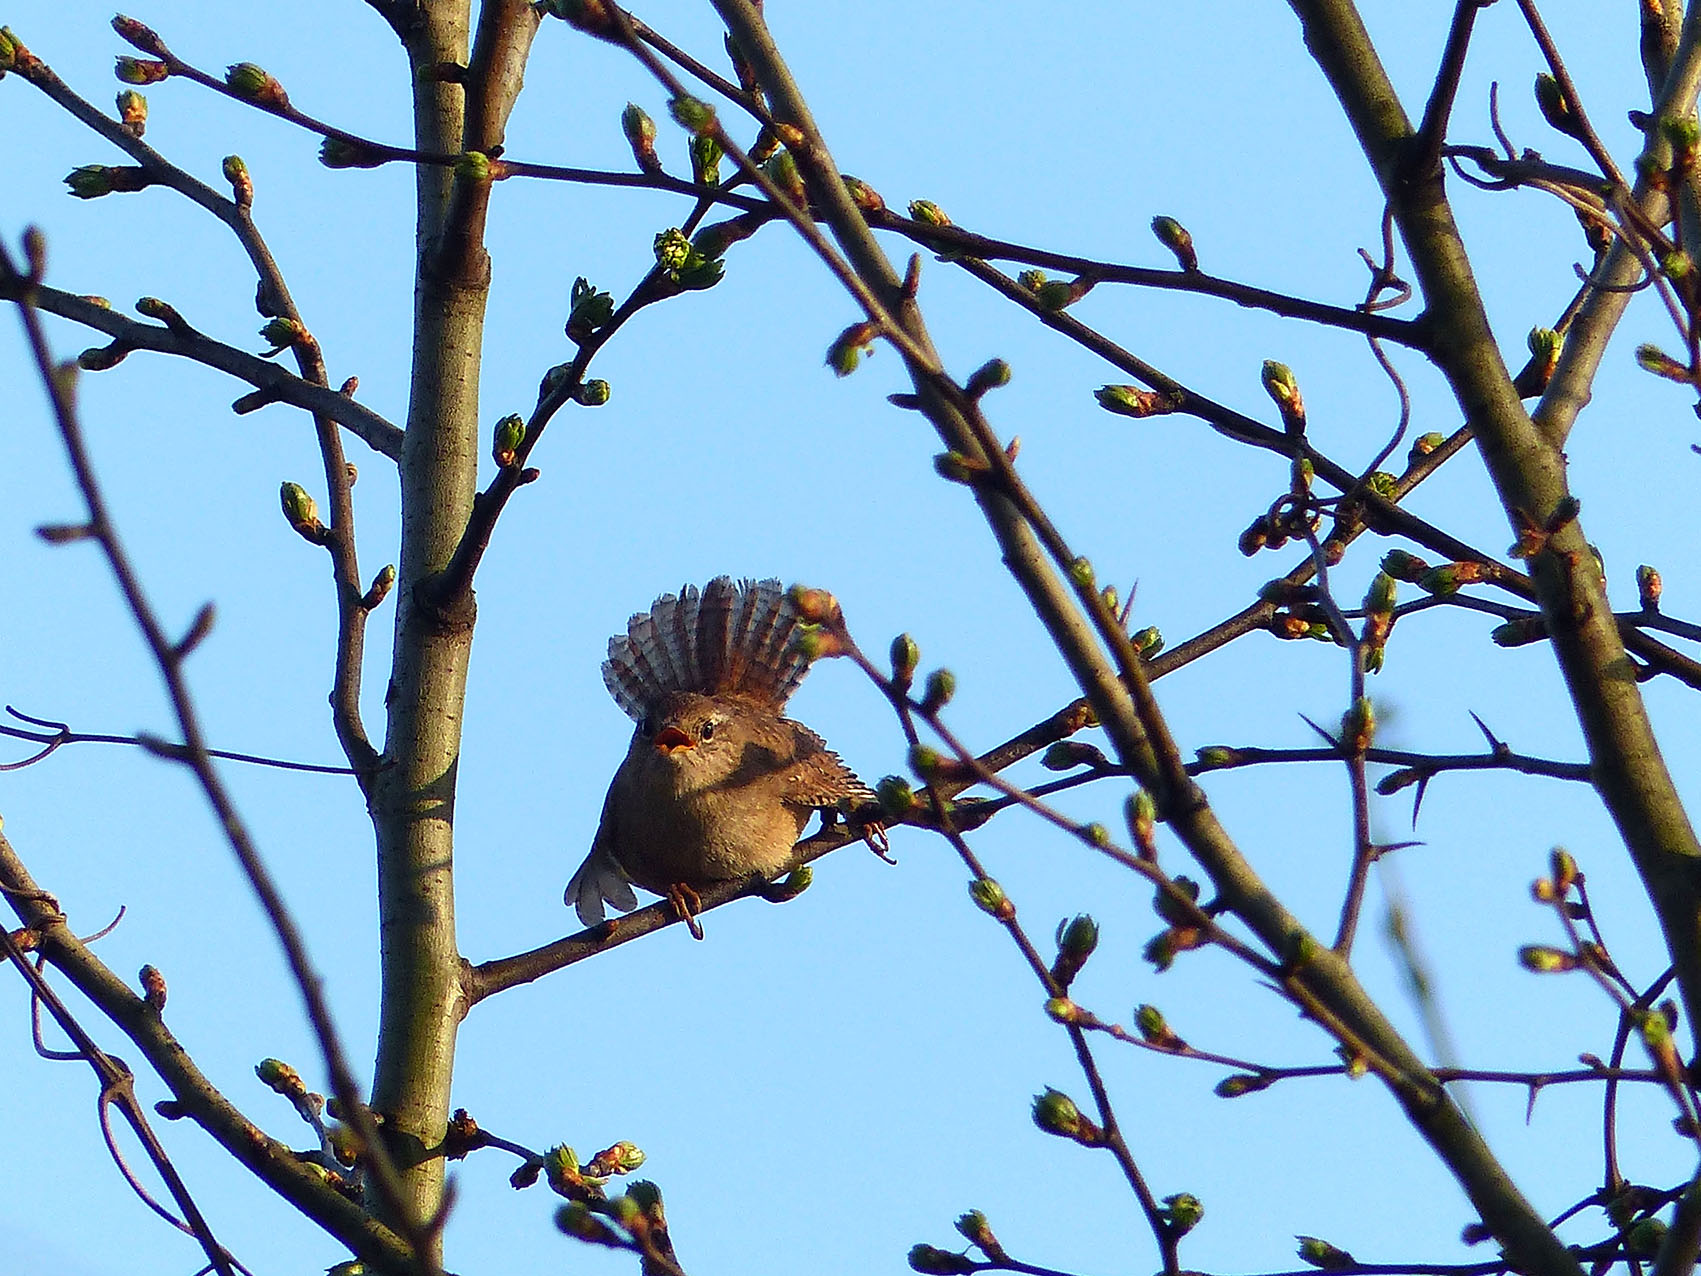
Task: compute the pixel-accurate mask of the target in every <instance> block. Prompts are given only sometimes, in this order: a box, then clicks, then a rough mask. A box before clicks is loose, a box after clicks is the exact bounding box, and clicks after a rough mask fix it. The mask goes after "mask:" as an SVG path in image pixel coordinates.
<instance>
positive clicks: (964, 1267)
mask: <svg viewBox="0 0 1701 1276" xmlns="http://www.w3.org/2000/svg"><path fill="white" fill-rule="evenodd" d="M909 1265H910V1270H911V1271H916V1272H924V1273H927V1274H928V1276H961V1273H964V1272H972V1271H974V1270H975V1269H976V1266H977V1265H976V1263H975V1262H974V1261H973V1260H972V1259H970V1258H969V1257H968V1256H967V1255H966V1254H954V1253H952V1252H951V1251H950V1250H948V1249H939V1248H938V1247H937V1246H933V1245H912V1246H910V1252H909Z"/></svg>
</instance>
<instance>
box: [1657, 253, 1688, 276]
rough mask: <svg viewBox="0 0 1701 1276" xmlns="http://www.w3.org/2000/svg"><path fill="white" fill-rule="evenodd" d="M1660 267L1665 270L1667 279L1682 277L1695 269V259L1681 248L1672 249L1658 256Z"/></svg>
mask: <svg viewBox="0 0 1701 1276" xmlns="http://www.w3.org/2000/svg"><path fill="white" fill-rule="evenodd" d="M1660 269H1661V270H1663V271H1665V272H1666V278H1668V279H1683V278H1685V277H1687V276H1688V274H1689V272H1690V271H1692V270H1694V269H1695V261H1694V259H1693V258H1692V257H1690V255H1689V254H1688V253H1686V252H1684V251H1683V250H1682V249H1673V250H1672V251H1671V252H1669V253H1667V254H1666V255H1665V256H1664V257H1661V258H1660Z"/></svg>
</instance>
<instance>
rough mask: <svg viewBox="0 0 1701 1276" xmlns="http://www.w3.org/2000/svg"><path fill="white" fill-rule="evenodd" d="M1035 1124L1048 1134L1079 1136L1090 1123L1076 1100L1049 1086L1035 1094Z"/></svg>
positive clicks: (1071, 1137)
mask: <svg viewBox="0 0 1701 1276" xmlns="http://www.w3.org/2000/svg"><path fill="white" fill-rule="evenodd" d="M1033 1117H1034V1124H1035V1125H1037V1126H1039V1128H1040V1129H1042V1130H1044V1131H1045V1132H1046V1133H1047V1134H1055V1135H1058V1136H1060V1137H1062V1138H1066V1139H1073V1138H1078V1137H1079V1135H1080V1134H1081V1131H1082V1128H1083V1126H1084V1125H1086V1124H1088V1122H1087V1120H1086V1118H1085V1117H1083V1116H1082V1115H1081V1109H1079V1108H1078V1107H1076V1106H1075V1101H1074V1100H1073V1099H1071V1098H1070V1097H1069V1096H1068V1095H1066V1094H1064V1093H1063V1091H1061V1090H1054V1089H1052V1088H1051V1087H1050V1086H1047V1087H1046V1088H1045V1090H1044V1091H1043V1092H1042V1093H1040V1094H1036V1095H1035V1096H1034V1105H1033Z"/></svg>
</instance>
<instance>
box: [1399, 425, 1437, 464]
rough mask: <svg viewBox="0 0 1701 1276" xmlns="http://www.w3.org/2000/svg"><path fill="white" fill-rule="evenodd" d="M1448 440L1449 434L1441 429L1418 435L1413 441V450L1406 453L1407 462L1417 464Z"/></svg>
mask: <svg viewBox="0 0 1701 1276" xmlns="http://www.w3.org/2000/svg"><path fill="white" fill-rule="evenodd" d="M1445 442H1447V436H1446V435H1445V434H1443V433H1441V431H1440V430H1431V431H1430V432H1429V433H1428V434H1420V435H1418V437H1417V439H1416V441H1414V442H1413V443H1412V450H1411V451H1410V452H1408V453H1406V464H1407V465H1408V466H1412V465H1416V464H1417V463H1418V461H1419V460H1421V459H1422V458H1423V457H1426V456H1428V455H1429V454H1430V453H1431V452H1433V451H1435V449H1436V448H1438V447H1440V446H1441V445H1442V444H1443V443H1445Z"/></svg>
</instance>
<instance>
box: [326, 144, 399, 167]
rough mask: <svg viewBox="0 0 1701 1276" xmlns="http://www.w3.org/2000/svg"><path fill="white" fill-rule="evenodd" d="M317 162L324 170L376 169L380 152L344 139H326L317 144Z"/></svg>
mask: <svg viewBox="0 0 1701 1276" xmlns="http://www.w3.org/2000/svg"><path fill="white" fill-rule="evenodd" d="M319 162H320V163H321V164H323V165H324V166H325V167H326V168H377V167H378V166H379V165H380V164H383V163H384V162H385V157H384V155H383V153H382V152H380V151H377V150H374V149H373V148H372V147H370V146H362V145H361V144H360V143H359V142H356V141H354V140H352V139H350V138H346V137H327V138H326V139H325V140H324V141H323V142H321V143H319Z"/></svg>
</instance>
